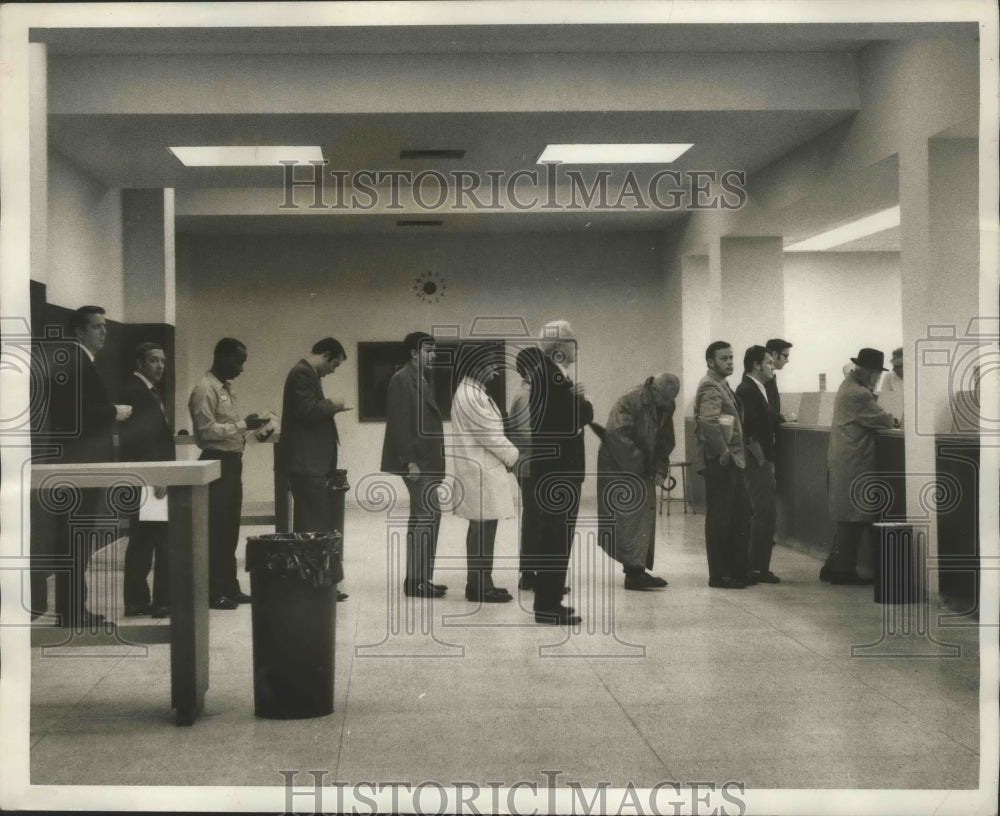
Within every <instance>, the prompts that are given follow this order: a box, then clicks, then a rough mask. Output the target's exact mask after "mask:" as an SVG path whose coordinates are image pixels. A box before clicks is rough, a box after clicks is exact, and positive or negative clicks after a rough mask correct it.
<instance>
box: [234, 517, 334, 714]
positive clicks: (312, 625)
mask: <svg viewBox="0 0 1000 816" xmlns="http://www.w3.org/2000/svg"><path fill="white" fill-rule="evenodd" d="M341 552H342V551H341V540H340V534H339V533H335V532H334V533H275V534H272V535H263V536H254V537H252V538H248V539H247V552H246V568H247V572H249V573H250V593H251V595H252V597H253V600H252V601H251V621H252V630H253V697H254V713H255V714H256V715H257V716H258V717H266V718H268V719H277V720H296V719H303V718H305V717H321V716H323V715H325V714H330V713H331V712H332V711H333V673H334V647H335V644H336V619H337V584H338V583H339V582H340V581H341V580H342V579H343V577H344V572H343V566H342V564H341Z"/></svg>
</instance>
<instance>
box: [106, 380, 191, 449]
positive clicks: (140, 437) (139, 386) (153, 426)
mask: <svg viewBox="0 0 1000 816" xmlns="http://www.w3.org/2000/svg"><path fill="white" fill-rule="evenodd" d="M121 401H122V404H124V405H131V406H132V416H130V417H129V418H128V419H126V420H125V421H124V422H123V423H122V424H121V426H120V429H119V432H118V455H119V458H120V459H121V460H122V461H123V462H170V461H173V460H174V459H176V458H177V456H176V450H175V448H174V432H173V431H172V430H171V428H170V423H169V422H167V417H166V415H165V414H164V413H163V409H162V407H161V406H160V402H159V400H158V399H157V398H156V395H155V394H154V393H153V392H152V391H150V390H149V387H148V386H147V385H146V383H144V382H143V381H142V380H140V379H139V378H138V377H137V376H136V375H135V374H132V375H130V376H129V378H128V379H127V380H126V381H125V385H124V386H122V392H121Z"/></svg>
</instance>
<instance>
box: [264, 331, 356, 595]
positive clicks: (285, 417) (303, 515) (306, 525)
mask: <svg viewBox="0 0 1000 816" xmlns="http://www.w3.org/2000/svg"><path fill="white" fill-rule="evenodd" d="M346 358H347V354H346V352H345V351H344V347H343V346H342V345H341V344H340V343H339V342H338V341H336V340H334V339H333V338H332V337H326V338H324V339H322V340H320V341H319V342H317V343H316V344H315V345H314V346H313V347H312V351H310V352H309V354H307V355H306V356H305V357H304V358H303V359H301V360H299V361H298V362H297V363H296V364H295V365H294V366H293V367H292V370H291V371H289V372H288V376H287V377H286V378H285V390H284V396H283V398H282V407H281V438H280V440H279V442H278V469H279V470H280V471H281V472H282V473H284V474H285V475H286V476H287V477H288V484H289V487H290V488H291V491H292V499H293V500H294V502H295V514H294V519H293V522H292V526H293V529H294V530H295V532H297V533H299V532H302V533H305V532H324V531H327V530H330V529H331V526H332V523H333V522H332V520H331V518H330V500H329V497H328V495H327V489H326V480H327V477H328V476H331V475H333V472H334V471H335V470H336V469H337V445H338V444H339V442H340V439H339V437H338V435H337V422H336V420H335V418H334V417H335V416H336V415H337V414H338V413H340V412H341V411H346V410H349V409H348V408H347V407H345V405H344V401H343V400H341V399H337V400H331V399H327V398H326V397H325V396H324V395H323V384H322V383H321V382H320V380H321V379H322V378H323V377H325V376H326V375H327V374H332V373H333V372H334V371H336V370H337V368H338V367H339V366H340V364H341V363H343V362H344V360H345V359H346ZM346 598H347V595H345V594H344V593H342V592H340V593H338V595H337V600H340V601H342V600H345V599H346Z"/></svg>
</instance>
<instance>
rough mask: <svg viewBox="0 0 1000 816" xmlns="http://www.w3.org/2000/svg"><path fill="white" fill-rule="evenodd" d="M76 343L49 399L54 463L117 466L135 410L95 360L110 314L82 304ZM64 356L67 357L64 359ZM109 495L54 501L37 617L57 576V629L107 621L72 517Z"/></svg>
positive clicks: (36, 591) (74, 327)
mask: <svg viewBox="0 0 1000 816" xmlns="http://www.w3.org/2000/svg"><path fill="white" fill-rule="evenodd" d="M69 330H70V333H71V334H72V336H73V339H74V342H73V343H72V344H71V345H70V346H69V347H68V348H66V349H60V354H59V358H60V359H59V360H58V361H55V364H54V366H53V376H52V378H51V380H50V381H49V393H48V434H49V439H50V441H51V442H52V443H54V444H55V445H57V446H58V447H59V451H60V452H59V454H58V456H57V457H55V458H53V459H52V460H49V461H52V462H54V463H60V464H70V463H78V462H112V461H114V443H113V441H112V429H113V427H114V424H115V422H120V421H123V420H125V419H127V418H128V417H129V416H130V415H131V413H132V409H131V408H130V407H129V406H127V405H115V404H113V403H112V402H111V400H110V399H109V398H108V392H107V390H106V389H105V387H104V384H103V383H102V382H101V378H100V376H99V375H98V373H97V368H96V367H95V365H94V358H95V356H96V355H97V354H98V353H99V352H100V351H101V349H102V348H104V343H105V340H106V339H107V336H108V327H107V323H106V322H105V319H104V309H102V308H101V307H100V306H81V307H80V308H79V309H77V310H76V311H75V312H73V315H72V317H71V318H70V321H69ZM62 351H65V352H66V354H65V357H63V355H62V354H61V352H62ZM102 493H103V491H102V490H100V489H96V488H81V489H78V490H74V491H73V495H74V497H75V498H76V499H77V501H76V502H75V505H74V506H73V507H70V508H69V509H63V508H60V509H55V508H56V506H57V505H58V504H59V501H58V499H55V498H54V500H53V501H51V502H50V501H47V500H46V499H45V498H44V497H43V498H42V506H43V507H45V506H46V505H47V506H48V512H49V513H50V514H51V528H50V529H51V537H50V538H49V541H50V548H49V551H48V552H46V553H44V554H43V553H39V554H38V557H37V558H36V564H35V568H34V569H33V574H32V602H31V605H32V614H33V616H35V617H37V616H39V615H41V614H42V613H43V612H44V611H45V609H46V607H47V597H46V596H47V588H46V583H45V582H46V579H47V577H48V575H49V574H50V573H53V572H54V573H55V579H56V580H55V585H56V599H55V612H56V617H57V620H56V626H64V627H73V628H76V629H83V628H85V627H93V626H97V625H100V624H101V623H103V622H104V616H103V615H100V614H96V613H93V612H90V611H89V610H88V609H87V607H86V600H87V582H86V572H87V565H88V564H89V563H90V557H91V555H92V554H93V545H92V541H91V537H90V536H88V535H87V534H86V531H80V532H78V533H75V534H74V531H73V529H72V526H71V523H70V516H77V517H80V518H82V517H87V516H97V515H100V509H101V508H100V502H101V496H102Z"/></svg>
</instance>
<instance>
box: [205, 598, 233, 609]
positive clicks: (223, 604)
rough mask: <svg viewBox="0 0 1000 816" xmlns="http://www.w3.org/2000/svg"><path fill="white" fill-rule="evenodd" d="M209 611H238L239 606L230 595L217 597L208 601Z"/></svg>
mask: <svg viewBox="0 0 1000 816" xmlns="http://www.w3.org/2000/svg"><path fill="white" fill-rule="evenodd" d="M208 608H209V609H238V608H239V604H238V603H237V602H236V601H234V600H233V599H232V598H230V597H229V596H228V595H216V596H215V597H214V598H209V600H208Z"/></svg>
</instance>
